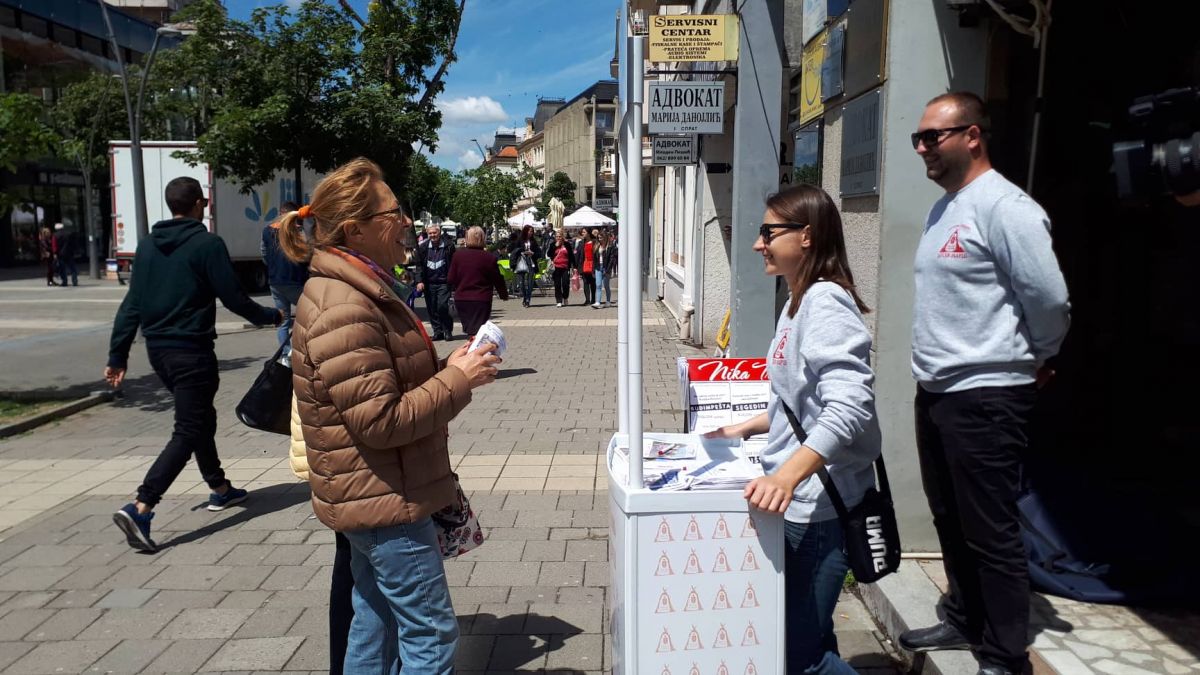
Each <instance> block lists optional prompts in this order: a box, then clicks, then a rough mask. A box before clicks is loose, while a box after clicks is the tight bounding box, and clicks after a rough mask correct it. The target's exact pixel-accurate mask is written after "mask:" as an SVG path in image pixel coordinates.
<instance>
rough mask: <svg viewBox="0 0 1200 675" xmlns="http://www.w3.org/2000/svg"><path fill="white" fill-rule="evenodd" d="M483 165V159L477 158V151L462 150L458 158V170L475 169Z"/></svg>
mask: <svg viewBox="0 0 1200 675" xmlns="http://www.w3.org/2000/svg"><path fill="white" fill-rule="evenodd" d="M482 163H483V158H482V157H480V156H479V152H478V151H477V150H463V151H462V154H460V155H459V156H458V167H459V168H460V169H475V168H478V167H479V165H480V164H482Z"/></svg>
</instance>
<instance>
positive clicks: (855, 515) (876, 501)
mask: <svg viewBox="0 0 1200 675" xmlns="http://www.w3.org/2000/svg"><path fill="white" fill-rule="evenodd" d="M779 403H780V405H782V406H783V411H784V412H785V413H787V418H788V422H790V423H791V425H792V433H794V434H796V438H797V439H798V440H799V441H800V443H801V445H803V444H804V441H806V440H808V434H807V433H805V432H804V429H803V428H801V427H800V420H797V419H796V415H795V413H793V412H792V409H791V408H789V407H788V405H787V404H786V403H784V402H783V400H782V399H780V401H779ZM873 466H874V469H875V474H876V478H877V479H878V483H879V487H878V489H876V488H874V487H872V488H870V489H869V490H867V492H866V494H864V495H863V498H862V501H861V502H859V503H858V505H857V506H855V507H854V508H853V509H847V508H846V502H844V501H842V495H841V493H840V492H838V489H837V486H836V485H834V484H833V479H832V478H831V477H830V475H829V471H827V470H826V469H825V467H821V468H820V469H819V470H818V471H817V476H819V477H820V479H821V484H822V485H824V486H825V493H826V494H828V495H829V501H831V502H833V508H834V510H835V511H837V514H838V521H839V522H840V523H841V524H842V530H843V531H844V533H845V542H846V543H845V546H844V547H843V550H844V551H845V552H846V560H847V561H848V562H849V563H850V569H851V570H853V571H854V578H855V580H857V581H861V582H864V583H872V582H875V581H878V580H880V579H882V578H883V577H885V576H887V575H889V574H891V573H892V572H895V571H896V568H897V567H899V566H900V532H899V529H898V528H897V526H896V511H895V509H894V508H893V507H892V489H891V487H889V486H888V479H887V469H886V468H884V466H883V456H882V455H880V456H879V458H878V459H876V460H875V462H874V465H873Z"/></svg>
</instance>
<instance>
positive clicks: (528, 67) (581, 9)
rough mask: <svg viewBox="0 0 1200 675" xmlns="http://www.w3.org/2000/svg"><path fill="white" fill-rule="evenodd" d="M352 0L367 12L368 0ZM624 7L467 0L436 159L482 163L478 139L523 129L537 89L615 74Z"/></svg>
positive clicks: (242, 1)
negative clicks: (617, 26)
mask: <svg viewBox="0 0 1200 675" xmlns="http://www.w3.org/2000/svg"><path fill="white" fill-rule="evenodd" d="M326 1H327V2H329V3H331V4H336V1H337V0H326ZM274 4H280V2H278V1H272V0H225V6H226V7H227V8H228V9H229V13H230V15H231V16H233V17H234V18H238V19H241V18H245V17H246V16H248V15H249V14H250V12H251V10H253V9H254V8H255V7H265V6H269V5H274ZM288 4H292V5H297V4H299V0H289V2H288ZM350 4H351V5H353V6H354V7H355V9H356V10H358V11H359V13H360V14H363V15H364V16H365V13H366V5H367V0H351V3H350ZM618 6H619V2H618V0H467V7H466V12H465V14H464V16H463V24H462V29H461V31H460V32H459V36H458V43H457V45H456V50H457V52H458V61H456V62H455V63H454V64H453V65H452V66H450V71H449V72H448V73H447V74H446V90H445V91H444V92H443V93H442V95H441V97H440V98H439V106H440V107H441V109H442V129H441V140H440V142H439V144H438V149H437V152H436V153H434V154H433V155H432V156H431V158H432V159H433V161H434V162H435V163H436V164H438V165H440V166H444V167H446V168H448V169H451V170H455V171H456V170H458V169H462V168H471V167H475V166H478V165H479V163H480V156H479V150H477V149H476V147H475V144H474V143H472V142H471V139H472V138H474V139H477V140H478V141H479V143H480V145H482V146H484V147H485V148H486V147H487V146H488V145H490V144H491V142H492V136H493V135H494V134H495V132H496V130H497V129H498V128H502V127H514V126H515V127H519V128H524V126H525V118H526V117H532V116H533V109H534V106H535V105H536V104H537V99H538V97H539V96H540V97H545V98H552V97H561V98H565V99H568V100H570V99H571V98H572V97H573V96H575V95H576V94H578V93H579V92H581V91H583V90H584V89H586V88H587V87H588V86H590V85H591V84H593V83H595V82H596V80H602V79H609V77H610V76H609V72H608V62H609V60H610V59H611V58H612V56H613V31H614V21H615V18H616V11H617V8H618Z"/></svg>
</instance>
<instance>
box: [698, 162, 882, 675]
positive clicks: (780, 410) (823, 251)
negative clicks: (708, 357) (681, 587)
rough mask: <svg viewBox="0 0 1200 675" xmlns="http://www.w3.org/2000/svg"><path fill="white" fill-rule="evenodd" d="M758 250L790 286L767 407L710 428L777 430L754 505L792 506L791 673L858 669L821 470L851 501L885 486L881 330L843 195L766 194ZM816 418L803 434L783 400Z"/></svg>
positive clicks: (838, 527)
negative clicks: (847, 645) (857, 278)
mask: <svg viewBox="0 0 1200 675" xmlns="http://www.w3.org/2000/svg"><path fill="white" fill-rule="evenodd" d="M754 250H755V251H757V252H759V253H761V254H762V257H763V264H764V267H765V270H766V273H767V274H768V275H772V276H779V277H783V279H785V280H786V281H787V284H788V289H789V301H788V304H787V307H785V308H784V310H783V312H781V313H780V315H779V321H778V323H777V325H776V328H775V337H774V338H773V339H772V340H771V346H770V349H769V350H768V351H767V354H768V355H769V357H768V359H767V374H768V376H769V378H770V380H771V399H770V403H769V404H768V409H767V412H765V413H763V414H761V415H758V416H756V417H754V418H752V419H749V420H746V421H745V422H742V423H740V424H734V425H730V426H727V427H722V428H720V429H717V430H716V431H713V432H710V433H709V434H707V436H709V437H711V438H749V437H750V436H753V435H755V434H761V433H767V434H768V436H767V445H766V447H765V448H764V449H763V451H762V465H763V471H764V472H765V474H766V475H765V476H763V477H762V478H756V479H754V480H753V481H751V482H750V484H749V485H748V486H746V490H745V494H746V498H747V500H748V501H749V502H750V505H751V506H753V507H755V508H758V509H762V510H764V511H768V512H775V513H779V514H781V515H783V518H784V523H783V528H784V529H783V532H784V544H785V549H784V574H785V577H786V578H785V587H786V591H785V596H784V614H785V622H786V624H785V628H786V631H787V632H786V634H787V636H788V638H787V641H786V642H787V646H786V650H787V672H788V673H847V674H852V673H855V672H856V671H855V670H854V669H853V668H852V667H850V665H849V664H848V663H846V662H845V661H843V660H842V658H841V656H839V654H838V646H837V637H836V636H835V635H834V632H833V612H834V608H835V606H836V605H837V601H838V596H839V595H840V594H841V592H842V585H843V583H844V582H845V579H846V571H847V570H848V569H849V563H848V562H847V560H846V554H845V553H844V552H843V542H844V540H845V532H844V531H843V528H842V524H841V522H840V521H839V520H838V516H837V511H836V510H835V508H834V506H833V503H832V502H831V501H830V499H829V495H828V494H827V493H826V492H825V486H824V485H823V484H822V482H821V480H820V477H819V476H816V475H814V474H816V473H817V471H818V470H819V469H820V468H822V467H824V468H825V469H826V470H827V471H828V472H829V475H830V476H831V478H832V480H833V482H834V484H836V485H837V487H838V492H839V493H840V494H841V496H842V499H843V500H844V501H845V503H846V506H847V508H853V507H854V506H856V505H857V504H858V503H859V502H860V501H861V500H862V497H863V495H864V494H865V493H866V491H867V490H868V489H870V488H873V487H874V486H875V470H874V468H873V467H872V464H873V462H874V461H875V460H876V459H877V458H878V457H879V453H880V450H881V448H882V440H881V434H880V431H879V422H878V419H877V418H876V415H875V394H874V392H873V390H872V386H873V384H874V381H875V375H874V372H873V371H872V370H871V331H870V330H868V329H867V326H866V323H864V322H863V317H862V315H863V312H866V311H867V307H866V305H865V304H864V303H863V301H862V300H861V299H860V298H859V297H858V292H857V291H856V290H855V287H854V276H853V275H852V274H851V273H850V264H849V263H848V262H847V258H846V242H845V239H844V236H843V233H842V219H841V216H840V215H839V214H838V211H837V206H835V205H834V203H833V199H831V198H830V197H829V195H828V194H826V192H825V191H824V190H822V189H821V188H818V187H813V186H811V185H797V186H795V187H791V188H788V189H787V190H784V191H783V192H780V193H779V194H776V195H774V196H772V197H771V198H770V199H768V200H767V211H766V213H765V214H764V215H763V224H762V227H761V228H760V229H759V236H758V239H756V240H755V242H754ZM784 406H787V407H788V408H790V409H791V411H792V412H793V414H794V415H795V416H796V418H797V419H798V420H801V423H802V424H803V423H807V424H808V429H806V430H805V431H806V432H807V433H806V438H804V439H799V438H797V437H796V434H795V432H794V431H793V429H792V426H791V424H790V422H789V420H788V415H787V414H786V413H785V412H784Z"/></svg>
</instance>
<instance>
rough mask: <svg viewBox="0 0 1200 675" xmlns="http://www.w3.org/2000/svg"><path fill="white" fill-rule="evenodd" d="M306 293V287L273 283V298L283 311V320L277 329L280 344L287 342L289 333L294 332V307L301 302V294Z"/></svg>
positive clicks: (277, 307)
mask: <svg viewBox="0 0 1200 675" xmlns="http://www.w3.org/2000/svg"><path fill="white" fill-rule="evenodd" d="M303 293H304V287H303V286H299V285H296V284H287V285H282V284H281V285H278V286H276V285H272V286H271V299H272V300H274V301H275V309H278V310H279V311H281V312H283V321H281V322H280V323H279V328H277V329H276V330H275V334H276V337H278V338H279V344H283V343H285V342H287V340H288V335H290V334H291V332H292V322H293V321H294V319H293V318H292V307H294V306H295V305H298V304H300V296H301V294H303Z"/></svg>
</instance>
